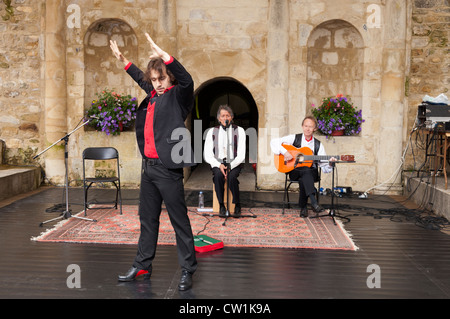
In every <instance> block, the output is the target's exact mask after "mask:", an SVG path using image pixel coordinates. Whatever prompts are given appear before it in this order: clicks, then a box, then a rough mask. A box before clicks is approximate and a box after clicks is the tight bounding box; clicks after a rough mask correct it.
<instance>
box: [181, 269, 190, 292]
mask: <svg viewBox="0 0 450 319" xmlns="http://www.w3.org/2000/svg"><path fill="white" fill-rule="evenodd" d="M191 288H192V274H191V273H190V272H189V271H187V270H183V271H182V273H181V278H180V283H179V284H178V290H181V291H184V290H188V289H191Z"/></svg>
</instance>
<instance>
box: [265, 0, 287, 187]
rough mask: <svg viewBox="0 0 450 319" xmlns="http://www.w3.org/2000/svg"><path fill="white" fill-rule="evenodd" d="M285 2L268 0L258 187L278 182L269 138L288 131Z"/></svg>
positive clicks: (269, 185) (272, 185)
mask: <svg viewBox="0 0 450 319" xmlns="http://www.w3.org/2000/svg"><path fill="white" fill-rule="evenodd" d="M288 82H289V2H288V1H284V0H270V2H269V21H268V35H267V83H266V92H267V93H266V107H265V110H264V111H263V112H261V113H260V117H262V119H260V129H259V133H258V141H259V142H258V143H259V144H258V174H257V176H258V182H257V183H258V186H259V187H261V188H273V187H277V186H279V185H280V183H279V180H275V178H274V176H276V177H280V178H281V177H282V178H284V176H282V174H275V175H273V174H274V173H276V172H277V171H276V168H275V166H274V163H273V153H272V151H271V150H270V140H271V139H272V138H274V137H280V136H283V135H286V134H288V133H289V127H288V122H289V121H288V115H289V98H288V87H289V83H288Z"/></svg>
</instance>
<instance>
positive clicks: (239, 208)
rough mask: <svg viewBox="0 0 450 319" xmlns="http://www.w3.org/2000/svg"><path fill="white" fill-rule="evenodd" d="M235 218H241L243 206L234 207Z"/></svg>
mask: <svg viewBox="0 0 450 319" xmlns="http://www.w3.org/2000/svg"><path fill="white" fill-rule="evenodd" d="M233 217H234V218H239V217H241V205H240V204H236V205H235V206H234V214H233Z"/></svg>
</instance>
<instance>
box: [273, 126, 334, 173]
mask: <svg viewBox="0 0 450 319" xmlns="http://www.w3.org/2000/svg"><path fill="white" fill-rule="evenodd" d="M294 141H295V134H291V135H287V136H283V137H280V138H274V139H272V140H271V141H270V148H271V149H272V152H273V153H274V154H277V155H278V154H284V153H286V152H287V150H286V149H285V148H284V147H283V145H281V144H283V143H284V144H289V145H292V144H293V143H294ZM301 147H309V148H310V149H311V150H312V151H314V138H312V139H311V140H310V141H307V140H306V139H305V134H302V144H301ZM316 155H319V156H326V155H327V154H326V152H325V148H324V147H323V144H322V143H320V147H319V151H318V152H317V154H316ZM319 166H320V168H321V169H322V172H324V173H330V172H331V171H332V170H333V168H332V167H331V166H330V165H329V162H328V161H321V162H319Z"/></svg>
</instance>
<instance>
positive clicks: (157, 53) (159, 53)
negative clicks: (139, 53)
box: [145, 33, 170, 62]
mask: <svg viewBox="0 0 450 319" xmlns="http://www.w3.org/2000/svg"><path fill="white" fill-rule="evenodd" d="M145 36H146V37H147V40H148V42H150V47H151V49H152V54H151V55H150V60H151V59H156V58H161V59H163V61H164V62H167V61H169V60H170V55H169V54H168V53H167V52H166V51H164V50H162V49H161V48H160V47H159V46H157V45H156V43H155V41H153V39H152V38H151V37H150V35H149V34H148V33H145Z"/></svg>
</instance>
